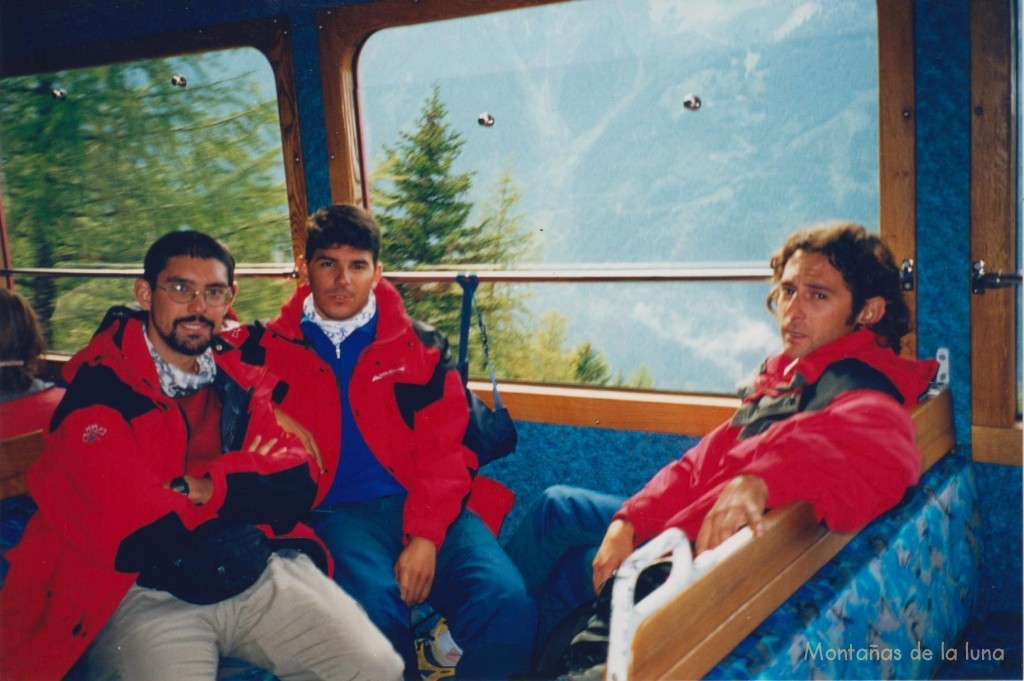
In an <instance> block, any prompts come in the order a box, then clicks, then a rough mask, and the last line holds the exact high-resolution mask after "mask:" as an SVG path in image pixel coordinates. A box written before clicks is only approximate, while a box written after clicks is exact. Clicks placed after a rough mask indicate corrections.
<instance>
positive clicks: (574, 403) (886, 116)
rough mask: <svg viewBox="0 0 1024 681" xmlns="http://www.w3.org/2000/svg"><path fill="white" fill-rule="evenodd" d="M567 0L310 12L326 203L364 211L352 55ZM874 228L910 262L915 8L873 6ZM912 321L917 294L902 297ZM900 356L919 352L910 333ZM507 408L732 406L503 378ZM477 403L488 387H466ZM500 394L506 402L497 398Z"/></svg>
mask: <svg viewBox="0 0 1024 681" xmlns="http://www.w3.org/2000/svg"><path fill="white" fill-rule="evenodd" d="M565 1H567V0H495V1H493V2H487V3H482V2H480V0H420V1H419V2H416V3H409V2H408V1H407V0H381V1H380V2H375V3H367V4H358V5H351V6H345V7H339V8H334V9H324V10H320V11H318V12H317V22H316V23H317V27H318V29H319V32H320V33H319V35H320V43H319V54H320V68H321V82H322V86H323V103H324V120H325V126H326V133H327V147H328V157H329V162H328V169H329V175H330V183H331V197H332V200H333V201H335V202H339V203H360V204H363V205H367V203H368V195H369V190H368V187H367V185H366V182H367V180H366V177H365V175H364V172H363V159H364V158H365V150H364V149H363V147H362V138H361V137H360V126H359V101H358V72H357V65H358V64H357V62H358V56H359V50H360V48H361V47H362V46H363V44H364V43H365V42H366V40H367V39H368V38H369V37H370V36H371V35H372V34H373V33H374V32H375V31H378V30H380V29H383V28H391V27H395V26H404V25H411V24H418V23H426V22H431V21H438V20H442V19H450V18H457V17H464V16H470V15H476V14H485V13H490V12H497V11H504V10H509V9H519V8H524V7H532V6H538V5H545V4H554V2H565ZM877 11H878V62H879V83H878V99H879V203H880V205H879V211H880V214H879V222H880V227H879V229H880V232H881V235H882V238H883V239H885V241H886V242H887V243H888V244H889V246H890V248H892V250H893V254H894V255H895V256H896V259H897V262H902V260H904V259H908V258H909V259H914V260H915V261H916V257H917V256H916V251H917V241H916V214H915V190H916V189H915V187H916V183H915V171H916V169H915V165H914V164H915V111H914V2H913V0H879V2H878V4H877ZM907 303H908V305H909V306H910V310H911V315H912V316H911V319H916V313H917V301H916V294H915V293H914V292H909V293H908V295H907ZM904 347H905V348H906V350H905V351H904V354H906V355H908V356H914V355H916V348H917V337H916V335H914V334H913V333H912V334H911V335H909V336H908V337H907V338H906V342H905V344H904ZM502 385H503V388H502V394H503V399H505V401H506V406H508V407H509V410H510V412H511V413H512V414H513V415H514V416H515V418H517V419H520V420H525V421H541V422H547V423H563V424H567V425H578V426H593V427H600V428H631V429H638V430H651V431H656V432H664V433H682V434H687V435H703V434H705V433H707V432H709V431H710V430H711V429H712V428H714V427H715V426H717V425H718V424H719V423H721V422H722V421H723V420H725V419H726V418H728V417H729V416H730V415H731V413H732V411H733V410H734V409H735V405H736V404H737V401H736V400H734V399H732V398H727V397H721V396H702V395H692V394H681V393H677V392H672V393H669V392H659V391H635V390H622V389H610V388H578V387H559V386H545V385H537V384H528V383H509V384H506V383H504V382H503V384H502ZM471 386H472V387H474V389H478V392H479V394H480V395H481V397H482V398H484V399H488V394H489V392H490V391H489V388H488V389H484V388H485V385H484V384H481V383H476V382H472V383H471ZM505 395H507V397H504V396H505Z"/></svg>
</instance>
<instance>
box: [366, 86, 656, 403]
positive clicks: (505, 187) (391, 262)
mask: <svg viewBox="0 0 1024 681" xmlns="http://www.w3.org/2000/svg"><path fill="white" fill-rule="evenodd" d="M446 116H447V109H446V108H445V106H444V103H443V102H442V101H441V93H440V88H439V87H437V86H435V87H434V89H433V91H432V92H431V94H430V95H429V96H428V97H427V99H426V100H425V101H424V104H423V108H422V110H421V111H420V115H419V117H418V118H417V120H416V122H415V125H414V128H413V130H412V131H411V132H409V131H403V132H401V133H399V139H398V141H397V142H396V143H395V144H394V145H392V146H385V147H384V150H385V158H384V159H383V161H382V162H381V163H380V164H379V165H378V167H377V169H376V170H375V171H374V172H373V173H371V177H372V180H373V181H372V187H373V203H374V206H375V213H376V217H377V220H378V221H379V222H380V224H381V230H382V242H383V243H382V246H381V260H382V262H383V263H384V267H385V270H415V269H424V268H457V269H460V270H462V271H472V270H478V271H483V270H486V269H493V268H507V267H508V266H510V265H512V264H514V263H515V262H517V261H519V260H520V259H521V258H523V256H524V255H526V254H527V253H529V251H530V250H531V248H532V244H531V232H530V230H529V229H528V228H527V226H526V224H525V223H526V218H524V216H523V215H522V214H521V213H519V212H518V206H519V202H520V200H521V198H522V195H521V192H520V190H519V188H518V186H517V184H516V182H515V180H514V178H513V176H512V173H511V171H510V170H508V169H506V170H505V171H504V172H502V173H501V175H500V176H499V177H498V178H497V180H496V182H495V185H494V188H493V190H492V193H491V194H490V198H489V199H487V200H485V201H484V202H483V203H482V204H481V205H479V206H474V205H473V204H472V203H470V202H469V201H468V200H467V196H468V194H469V192H470V189H471V188H472V186H473V173H471V172H463V173H459V172H456V170H455V166H456V161H457V159H458V156H459V153H460V151H461V149H462V147H463V145H464V140H463V139H462V137H461V135H459V133H458V132H457V131H454V130H452V128H451V126H450V125H449V124H448V122H447V121H446ZM510 165H511V164H510ZM474 210H475V212H474ZM398 288H399V289H400V290H401V292H402V296H403V298H404V300H405V304H406V308H407V310H408V312H409V314H410V315H411V316H413V317H416V318H418V319H423V320H426V321H429V322H431V323H432V324H434V325H436V326H437V327H438V328H440V329H441V330H442V331H443V332H444V333H445V334H446V335H447V336H448V338H449V340H450V341H451V343H452V346H453V353H454V352H457V344H458V340H459V320H460V315H461V288H460V287H459V286H458V285H453V284H416V285H409V284H402V285H399V287H398ZM477 304H478V306H479V307H480V309H481V311H482V313H483V316H484V319H485V323H486V324H487V336H488V342H489V347H490V349H491V359H492V360H493V362H494V364H495V368H496V371H497V372H498V374H500V375H501V376H504V377H507V378H511V379H519V380H530V381H542V382H547V383H577V384H578V383H584V384H590V385H607V384H608V383H609V382H610V381H611V370H610V369H609V367H608V364H607V362H606V361H605V358H604V354H603V353H602V352H601V351H600V349H598V348H596V347H594V346H593V344H592V343H590V342H589V341H585V342H583V343H581V344H579V345H578V346H576V347H568V333H567V329H568V322H567V320H566V318H565V316H564V315H562V314H560V313H558V312H554V311H552V312H549V313H547V314H546V315H544V317H542V318H541V319H540V321H539V323H537V322H534V320H533V319H532V318H531V317H530V315H529V313H528V309H527V307H526V304H527V299H526V295H524V294H523V292H522V291H521V290H517V287H515V286H510V285H507V284H504V285H499V286H492V285H486V284H484V285H481V286H480V288H479V290H478V291H477ZM470 348H471V352H470V372H471V373H472V374H473V375H475V376H481V375H485V373H486V368H485V364H484V357H483V352H482V351H480V350H479V348H480V342H479V337H478V334H477V332H476V325H475V324H474V325H473V326H472V327H471V336H470ZM619 384H620V385H622V384H628V385H630V386H638V387H650V386H651V385H653V379H652V377H651V376H650V373H649V372H647V370H646V368H644V367H641V370H638V371H637V372H634V374H631V375H630V377H629V379H628V381H627V380H624V379H621V377H620V380H619Z"/></svg>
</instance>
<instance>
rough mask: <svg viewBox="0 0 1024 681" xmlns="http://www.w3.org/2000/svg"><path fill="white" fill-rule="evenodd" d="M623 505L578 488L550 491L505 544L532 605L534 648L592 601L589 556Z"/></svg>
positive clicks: (618, 500) (591, 558)
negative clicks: (535, 619) (534, 609)
mask: <svg viewBox="0 0 1024 681" xmlns="http://www.w3.org/2000/svg"><path fill="white" fill-rule="evenodd" d="M624 501H625V497H620V496H615V495H611V494H601V493H599V492H592V491H590V490H587V489H583V488H580V487H569V486H567V485H555V486H553V487H549V488H547V489H546V490H544V491H543V492H542V493H541V494H540V496H538V497H537V498H536V499H535V500H534V501H533V503H532V504H531V505H530V508H529V510H528V511H527V513H526V516H525V517H524V518H523V521H522V523H520V525H519V527H517V528H516V530H515V532H514V533H513V534H512V536H511V538H509V540H508V542H507V543H506V545H505V550H506V551H507V552H508V555H509V557H510V558H511V559H512V562H514V563H515V565H516V567H518V568H519V571H520V572H521V573H522V575H523V580H524V581H525V582H526V588H527V590H528V591H529V593H530V596H532V597H533V598H534V599H535V601H536V602H537V610H538V618H539V622H538V626H537V642H538V646H539V645H541V644H542V643H543V641H544V639H545V637H546V636H547V634H548V632H550V631H551V628H552V627H554V626H555V624H557V623H558V622H559V620H561V619H562V618H563V617H565V616H566V615H567V614H568V613H569V612H570V611H572V609H573V608H575V607H576V606H578V605H580V604H581V603H583V602H584V601H587V600H589V599H591V598H593V597H594V586H593V569H592V564H593V561H594V555H595V554H596V553H597V548H598V546H600V544H601V540H602V539H603V538H604V534H605V532H606V531H607V529H608V525H609V524H610V523H611V521H612V516H613V515H615V513H616V512H617V511H618V510H619V509H620V508H621V507H622V503H623V502H624Z"/></svg>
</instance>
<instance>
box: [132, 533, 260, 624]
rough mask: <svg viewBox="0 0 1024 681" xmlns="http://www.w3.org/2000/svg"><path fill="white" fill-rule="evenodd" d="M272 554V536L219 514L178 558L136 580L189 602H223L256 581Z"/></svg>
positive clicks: (152, 568)
mask: <svg viewBox="0 0 1024 681" xmlns="http://www.w3.org/2000/svg"><path fill="white" fill-rule="evenodd" d="M270 554H271V551H270V545H269V542H268V541H267V536H266V535H265V534H263V533H262V532H260V531H259V530H257V529H256V528H255V527H253V526H252V525H248V524H237V523H234V524H232V523H225V522H224V521H222V520H220V519H219V518H216V519H214V520H211V521H208V522H206V523H203V524H202V525H200V526H199V527H197V528H196V529H195V531H194V532H193V541H192V542H191V543H190V545H189V546H188V547H187V548H186V549H183V550H182V551H181V552H180V553H179V555H178V556H177V557H175V558H174V559H172V560H170V561H167V562H163V563H161V564H159V565H152V566H150V567H148V568H145V569H144V570H142V572H140V573H139V577H138V579H137V580H136V581H137V583H138V585H139V586H144V587H147V588H150V589H160V590H161V591H166V592H168V593H170V594H172V595H174V596H177V597H178V598H180V599H181V600H183V601H186V602H188V603H195V604H196V605H209V604H210V603H220V602H221V601H223V600H226V599H228V598H231V597H232V596H237V595H238V594H240V593H242V592H243V591H245V590H246V589H248V588H249V587H250V586H252V585H253V584H255V583H256V580H257V579H259V577H260V575H262V574H263V570H265V569H266V567H267V560H268V559H269V558H270Z"/></svg>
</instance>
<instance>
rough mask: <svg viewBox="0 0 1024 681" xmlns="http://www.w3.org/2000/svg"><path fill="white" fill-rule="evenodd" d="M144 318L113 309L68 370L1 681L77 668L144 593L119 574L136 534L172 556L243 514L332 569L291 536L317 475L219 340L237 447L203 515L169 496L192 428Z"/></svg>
mask: <svg viewBox="0 0 1024 681" xmlns="http://www.w3.org/2000/svg"><path fill="white" fill-rule="evenodd" d="M142 320H144V317H140V316H139V315H137V314H136V313H132V312H131V311H129V310H128V309H127V308H114V309H113V310H111V311H110V313H108V315H107V318H106V319H105V320H104V323H103V325H101V327H100V330H99V331H97V333H96V335H95V336H94V337H93V339H92V341H91V342H90V343H89V345H88V346H87V347H86V348H85V349H83V350H81V351H79V352H78V353H77V354H76V355H75V356H74V357H73V358H72V360H71V362H70V363H69V364H68V365H67V367H66V368H65V374H66V376H68V377H72V376H73V378H71V382H70V386H69V388H68V391H67V393H66V395H65V398H64V400H63V401H62V402H61V404H60V406H59V407H58V408H57V412H56V414H55V415H54V424H55V425H54V430H53V432H52V434H50V435H49V436H48V437H47V441H46V447H45V449H44V451H43V453H42V454H41V456H40V458H39V460H38V461H37V462H36V463H35V464H34V465H33V467H32V468H31V469H30V470H29V473H28V486H29V491H30V493H31V495H32V497H33V499H34V500H35V502H36V504H37V505H38V506H39V510H38V511H37V512H36V514H35V515H34V516H33V518H32V519H31V521H29V524H28V526H27V527H26V530H25V534H24V536H23V537H22V540H21V541H20V542H19V543H18V544H17V546H15V547H14V548H13V549H11V551H9V552H8V553H7V554H6V558H7V559H8V560H9V561H10V572H9V573H8V576H7V579H6V582H5V584H4V588H3V590H2V591H0V678H3V679H5V680H6V679H11V680H12V681H13V680H15V679H59V678H61V677H62V676H63V675H64V674H65V673H66V672H67V671H68V670H69V669H70V668H71V666H72V665H73V664H74V662H75V661H76V660H77V659H78V658H79V657H80V656H81V654H82V653H83V652H84V651H85V649H86V647H87V646H88V644H89V643H90V642H91V641H92V640H93V638H94V637H95V636H96V635H97V634H98V633H99V631H100V629H101V628H102V627H103V625H104V624H105V623H106V621H107V619H108V618H109V617H110V615H111V614H112V613H113V611H114V610H115V608H116V607H117V606H118V604H119V603H120V601H121V599H122V598H123V597H124V594H125V593H126V592H127V591H128V589H129V588H130V587H131V585H132V584H133V583H134V582H135V580H136V577H137V575H138V573H136V572H125V571H121V570H119V569H118V567H115V565H117V566H119V567H122V568H123V566H124V562H125V560H126V559H131V558H132V557H131V556H126V555H125V554H126V552H130V550H129V549H128V548H127V547H129V546H138V540H139V538H140V537H146V539H147V540H148V541H152V542H157V543H159V545H160V546H161V547H162V548H166V546H167V544H168V543H170V542H172V541H186V539H185V537H186V536H187V535H188V534H189V533H190V532H191V531H192V530H194V529H195V528H196V527H197V526H199V525H200V524H202V523H204V522H205V521H208V520H211V519H213V518H214V517H217V516H218V515H219V514H221V513H222V512H223V513H229V512H230V513H234V514H236V517H237V514H239V513H244V514H246V519H247V520H248V521H249V522H251V523H252V524H255V525H257V526H258V527H260V529H262V530H263V531H264V532H265V533H266V534H267V536H268V537H270V538H271V540H272V541H271V546H272V547H276V546H281V545H285V544H288V545H291V546H295V547H296V548H301V549H303V550H306V551H307V552H309V553H310V555H311V556H312V557H313V558H314V560H318V561H319V562H320V563H321V566H322V567H325V568H326V569H329V566H328V564H327V563H326V551H325V549H324V548H323V546H322V544H320V543H319V542H318V541H317V540H316V539H315V537H314V535H313V533H312V531H311V530H309V528H306V527H305V526H301V525H298V526H297V525H296V520H297V519H298V518H301V517H302V516H304V514H305V513H306V512H307V511H308V508H309V505H310V503H311V502H312V499H313V494H314V492H315V476H316V475H317V473H316V470H315V466H314V465H313V463H312V460H311V459H310V457H309V455H308V454H307V453H306V451H305V449H304V448H303V447H302V446H301V444H300V443H299V440H298V439H297V438H295V437H294V436H292V435H289V434H286V433H284V432H283V431H282V430H281V429H280V428H279V427H278V425H277V422H276V420H275V419H274V415H273V412H272V410H271V407H270V403H269V400H268V399H265V398H266V396H267V394H268V390H267V387H268V386H269V383H268V382H267V380H266V378H265V376H263V375H261V374H260V373H259V372H254V371H253V370H252V368H251V367H245V366H244V365H242V364H240V363H239V362H238V354H239V353H238V352H237V351H235V350H234V349H233V348H232V347H231V346H229V345H228V344H226V343H224V342H223V341H221V340H220V339H215V341H214V355H215V358H216V361H217V380H216V382H215V386H216V387H217V390H218V392H219V393H220V395H221V401H222V404H223V414H222V416H223V417H224V418H222V421H221V424H222V428H221V435H222V439H223V444H224V448H225V449H226V450H228V449H229V447H230V450H229V451H227V452H226V453H225V454H223V455H222V456H221V457H219V458H217V459H216V460H214V462H213V463H212V464H210V466H209V469H208V470H207V471H206V473H208V474H209V476H210V478H211V479H212V481H213V488H214V493H213V497H212V498H211V499H210V500H209V501H208V502H207V503H206V504H203V505H202V506H195V505H193V504H192V502H190V501H189V500H188V498H187V497H185V496H184V495H182V494H179V493H177V492H174V491H171V490H169V489H167V488H166V487H165V483H167V482H168V481H169V480H171V479H173V478H175V477H177V476H180V475H182V474H183V473H184V472H185V471H184V470H183V469H184V465H185V458H184V454H185V450H186V441H187V438H188V434H187V426H186V423H185V420H184V417H183V416H182V413H181V411H180V409H178V408H177V405H176V404H174V402H173V400H171V399H170V398H168V397H166V396H164V395H163V393H162V392H161V390H160V387H159V385H160V384H159V380H158V378H157V373H156V368H155V366H154V363H153V360H152V358H151V357H150V353H149V349H148V347H147V345H146V342H145V339H144V338H143V326H142ZM257 435H259V436H261V439H262V441H263V442H266V441H267V440H268V439H269V438H278V443H283V444H285V445H286V446H287V452H286V453H283V454H279V455H276V456H263V455H259V454H255V453H250V452H248V451H245V450H246V449H247V448H248V445H249V443H250V442H251V441H252V439H253V438H254V437H255V436H257ZM190 474H201V472H200V471H190ZM249 499H256V500H258V502H259V503H258V504H252V503H247V500H249ZM271 508H272V509H273V511H268V510H267V509H271ZM271 525H272V526H273V528H274V529H271V527H270V526H271ZM164 529H167V530H172V529H173V530H174V533H173V536H171V535H169V534H161V533H160V532H157V530H161V531H163V530H164ZM275 530H276V531H275ZM129 539H131V540H132V541H131V542H129V541H127V540H129Z"/></svg>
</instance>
